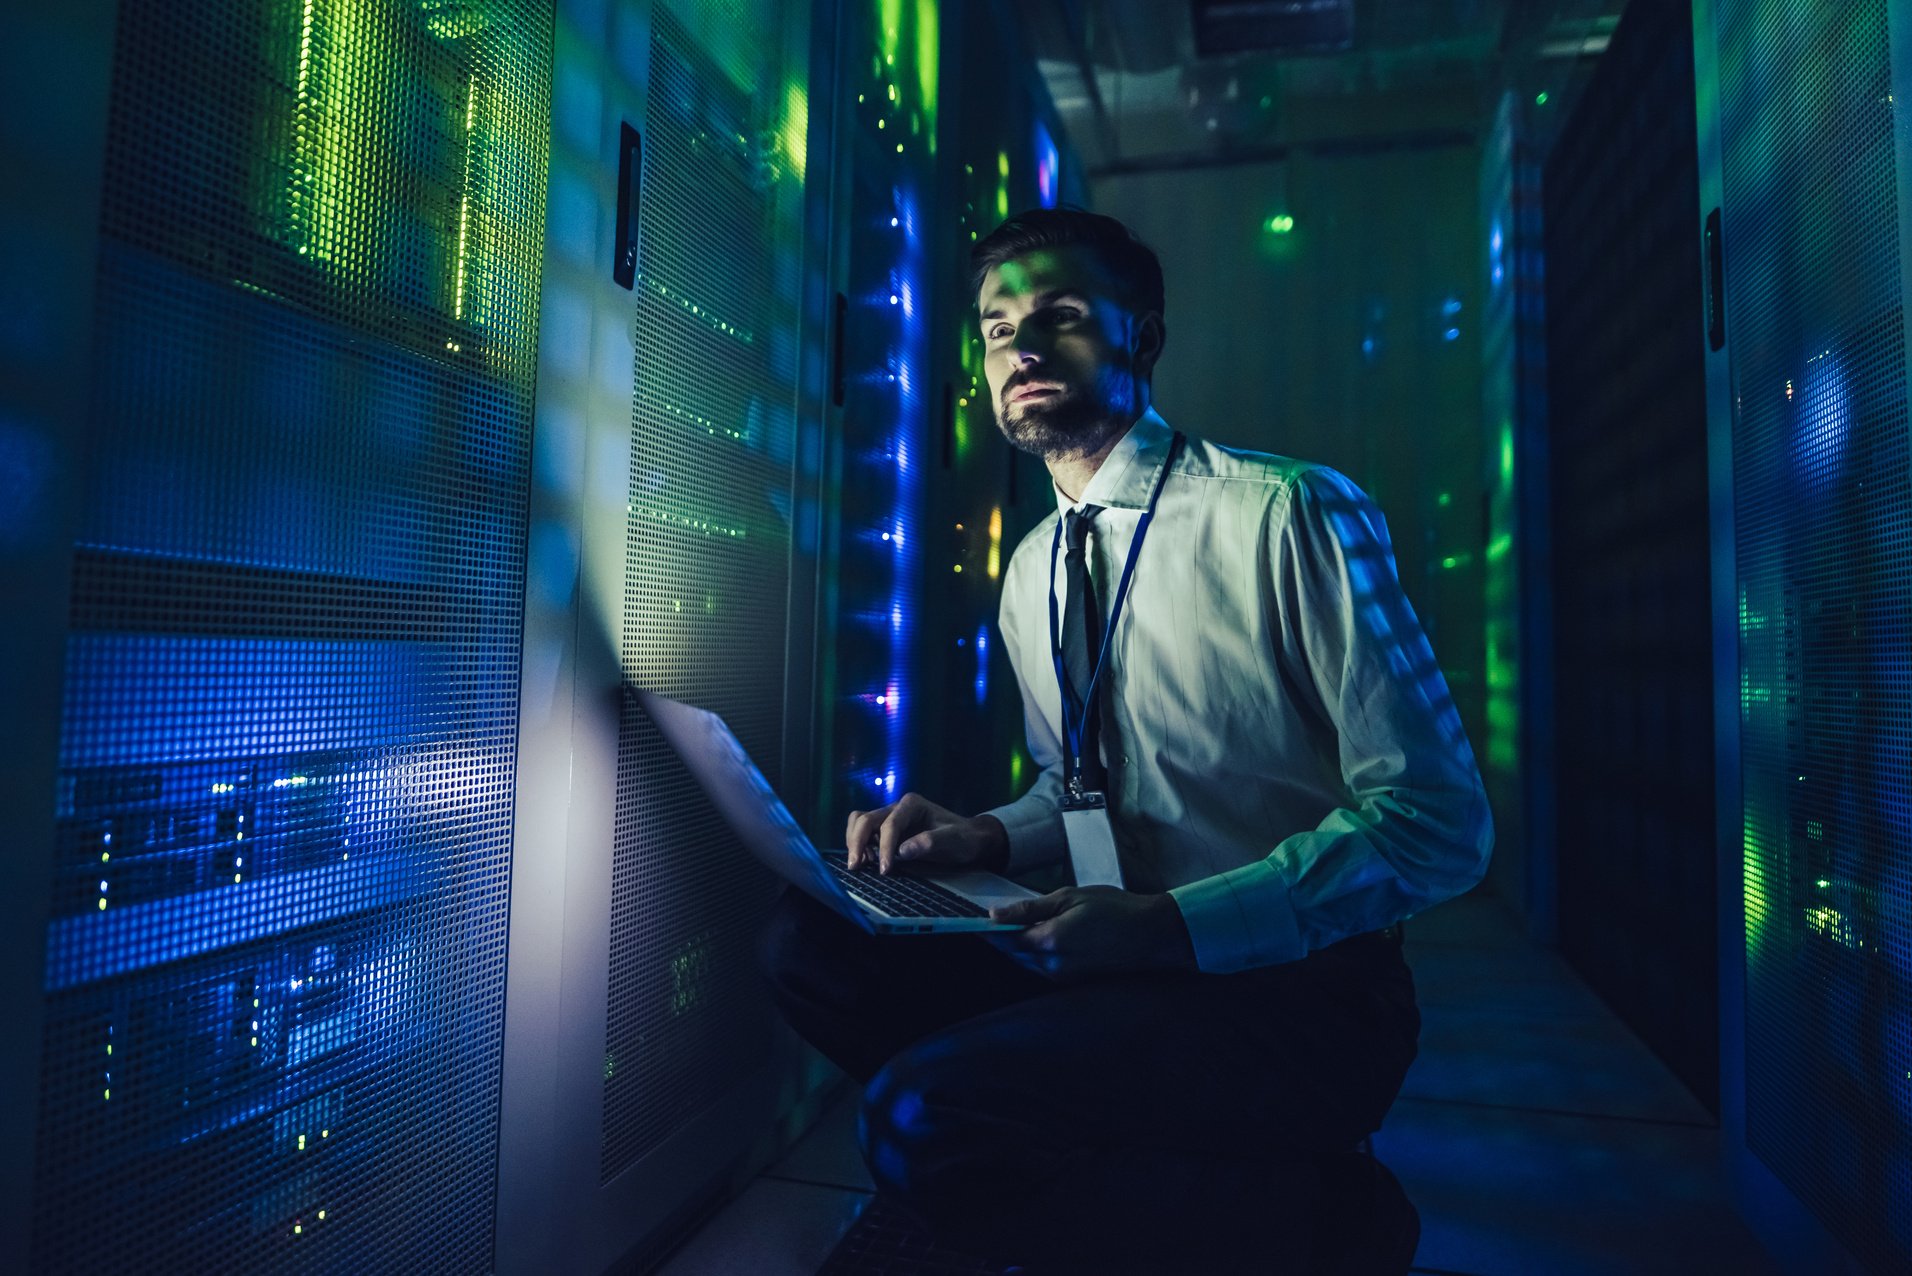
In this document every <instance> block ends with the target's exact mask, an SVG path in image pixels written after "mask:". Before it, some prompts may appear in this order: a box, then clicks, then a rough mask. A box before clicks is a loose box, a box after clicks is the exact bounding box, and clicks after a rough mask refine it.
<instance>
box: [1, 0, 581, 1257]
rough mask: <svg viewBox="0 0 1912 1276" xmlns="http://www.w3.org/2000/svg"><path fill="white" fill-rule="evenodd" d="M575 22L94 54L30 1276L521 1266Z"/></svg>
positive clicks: (320, 33) (204, 14) (44, 742)
mask: <svg viewBox="0 0 1912 1276" xmlns="http://www.w3.org/2000/svg"><path fill="white" fill-rule="evenodd" d="M100 16H103V15H100ZM548 25H549V15H548V10H545V9H543V8H542V7H541V6H540V5H538V4H536V3H530V2H527V3H516V2H513V0H497V2H495V3H473V4H451V3H444V4H440V3H419V4H380V5H349V4H342V3H336V2H333V0H299V2H291V0H260V2H242V0H193V2H190V3H168V4H161V3H156V2H153V0H126V2H125V3H122V4H120V5H119V7H118V12H117V15H116V18H115V19H114V20H113V21H102V22H100V23H99V24H98V25H97V26H96V27H94V28H93V29H92V30H91V31H90V32H89V37H90V38H91V39H94V40H98V41H101V42H104V43H106V44H107V45H109V47H110V51H106V50H102V56H101V57H100V61H99V64H101V65H104V66H106V67H109V68H110V70H109V72H108V76H107V83H106V84H105V85H104V86H102V87H103V88H104V90H105V103H106V111H105V128H104V132H103V135H102V136H100V137H99V140H98V144H97V149H95V150H94V151H93V152H92V153H91V155H90V156H89V157H87V162H88V163H89V164H90V165H91V166H94V167H96V169H97V171H98V173H99V179H98V180H99V186H98V192H99V197H98V205H97V219H96V221H93V222H92V224H91V225H89V226H88V227H87V232H88V233H89V234H91V235H92V237H93V239H94V243H93V279H92V280H91V283H90V294H91V295H90V302H91V307H92V319H91V323H90V334H89V343H90V349H89V350H88V353H87V356H86V358H85V360H84V371H83V373H82V374H81V378H80V384H82V385H83V386H84V389H85V393H86V395H87V403H86V408H85V413H84V433H83V436H82V438H81V439H80V440H79V441H78V445H77V446H75V447H74V448H73V449H72V454H71V461H72V463H73V471H72V484H71V488H70V491H71V496H72V501H71V504H70V506H69V510H68V517H67V518H66V520H65V524H64V526H63V528H62V530H61V534H62V536H63V537H64V540H65V545H64V553H65V558H66V563H65V579H66V586H67V593H68V598H67V605H66V608H65V611H64V614H63V615H61V616H60V617H59V619H60V620H62V621H63V622H64V624H63V633H62V634H61V636H60V642H59V653H60V666H61V672H60V675H59V677H58V679H57V685H58V687H59V692H60V697H59V709H58V714H57V728H56V729H53V730H42V729H41V726H40V723H38V722H27V723H22V724H21V726H22V728H23V731H24V733H25V735H26V738H27V739H28V740H29V741H30V747H34V748H40V749H50V750H51V753H50V755H49V756H47V757H46V758H44V759H41V758H35V759H33V760H32V761H31V762H30V764H29V765H30V769H31V770H32V771H33V772H34V773H43V772H44V770H45V767H44V763H45V762H50V763H51V764H52V765H51V771H52V779H53V782H52V784H51V786H50V787H49V788H47V789H46V790H44V791H42V792H39V793H37V794H34V795H29V803H30V804H29V805H27V806H26V807H25V808H24V809H26V810H29V811H33V812H36V814H35V815H34V816H32V817H29V818H27V819H25V820H23V821H22V824H21V827H22V828H23V829H26V830H29V831H30V832H31V836H30V837H28V838H25V839H22V840H21V841H19V842H17V843H16V848H15V853H16V856H17V859H18V862H19V864H20V865H22V866H23V868H24V870H25V871H27V872H29V873H30V874H31V875H32V876H33V877H34V878H36V879H37V881H38V883H39V884H40V886H39V889H38V890H37V891H31V890H30V891H29V892H27V893H26V895H25V896H24V897H23V898H22V899H21V900H15V899H11V898H10V899H9V901H8V904H9V907H14V908H33V909H34V910H35V911H36V912H37V913H38V915H37V916H34V915H32V914H27V915H23V916H20V917H16V918H12V919H10V922H9V926H8V929H9V930H14V929H15V927H16V926H18V927H20V928H21V929H23V930H25V932H26V933H28V934H30V935H32V936H33V937H34V939H35V941H36V943H35V948H36V949H37V957H38V960H37V961H35V962H34V963H32V967H33V968H34V969H36V970H37V973H38V987H37V989H36V990H35V992H36V994H37V997H36V1010H37V1019H38V1023H37V1030H36V1031H35V1033H34V1034H33V1040H32V1043H31V1044H32V1048H33V1049H35V1051H36V1053H37V1078H36V1081H35V1085H34V1087H33V1091H32V1092H31V1093H28V1094H23V1095H20V1096H18V1097H19V1102H20V1103H21V1104H23V1105H31V1106H32V1107H33V1108H34V1113H35V1118H34V1125H35V1130H34V1137H33V1139H32V1141H31V1144H30V1147H31V1152H30V1155H31V1158H32V1164H31V1181H30V1185H28V1186H26V1187H25V1189H24V1193H23V1195H24V1197H25V1199H27V1200H29V1201H30V1205H29V1206H28V1207H27V1210H26V1213H27V1214H28V1215H29V1223H28V1226H27V1228H26V1229H25V1230H24V1232H23V1233H22V1234H23V1235H24V1236H25V1237H26V1238H27V1240H26V1244H27V1247H28V1253H27V1255H26V1258H27V1265H29V1266H30V1267H31V1268H32V1269H33V1270H43V1271H68V1270H102V1269H116V1268H129V1267H136V1268H138V1269H140V1270H144V1271H154V1272H161V1271H203V1270H228V1271H230V1270H247V1271H281V1270H343V1269H355V1270H365V1271H376V1270H404V1271H437V1270H469V1269H471V1268H473V1267H481V1266H483V1265H485V1264H486V1262H488V1260H489V1254H490V1245H491V1216H492V1210H493V1203H494V1198H495V1176H496V1166H497V1142H496V1129H497V1121H496V1114H497V1108H498V1096H499V1064H500V1049H501V1043H502V1028H503V1007H502V997H503V991H504V954H505V932H506V913H507V899H508V896H507V880H508V874H509V868H510V852H511V812H512V788H513V784H512V778H513V769H514V762H515V756H516V745H517V705H516V699H517V681H518V673H517V670H518V660H519V642H520V609H521V598H522V590H523V571H524V533H525V511H524V492H525V479H526V467H527V462H528V458H529V443H530V423H531V401H532V390H533V381H534V373H535V362H536V361H535V351H536V345H535V339H536V327H535V323H536V315H537V301H538V282H539V247H540V244H541V241H542V236H543V206H544V144H545V118H546V111H547V105H546V95H547V92H548V77H549V65H548V59H549V51H548V44H547V33H548ZM79 56H80V57H81V60H82V62H83V63H85V62H86V59H87V58H88V57H90V56H91V55H84V54H83V55H79ZM88 64H89V65H90V63H88ZM74 211H75V215H76V216H89V217H90V216H91V215H92V213H91V210H90V209H88V208H86V207H85V205H84V204H82V205H81V206H79V207H76V208H75V210H74ZM78 278H80V279H81V280H84V276H78ZM47 597H52V595H48V596H47ZM43 616H44V614H43V613H42V618H43ZM41 812H44V813H45V815H50V817H51V818H50V820H47V819H45V818H44V816H43V815H41V814H38V813H41ZM36 896H37V901H36V899H35V897H36ZM38 905H43V907H39V906H38ZM28 1021H29V1022H32V1019H31V1018H29V1020H28Z"/></svg>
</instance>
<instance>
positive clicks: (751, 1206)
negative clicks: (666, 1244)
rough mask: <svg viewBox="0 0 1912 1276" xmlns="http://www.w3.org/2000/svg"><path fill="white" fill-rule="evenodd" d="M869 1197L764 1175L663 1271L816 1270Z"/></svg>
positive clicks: (794, 1275) (767, 1273)
mask: <svg viewBox="0 0 1912 1276" xmlns="http://www.w3.org/2000/svg"><path fill="white" fill-rule="evenodd" d="M869 1199H870V1198H869V1196H868V1194H866V1193H863V1192H852V1191H848V1190H846V1189H844V1188H836V1187H816V1186H813V1185H811V1184H808V1183H791V1182H788V1181H785V1180H782V1179H771V1178H763V1177H759V1178H757V1179H756V1180H754V1181H753V1182H752V1183H751V1184H750V1186H749V1187H747V1188H746V1189H744V1192H743V1194H742V1195H741V1196H739V1197H738V1198H737V1199H736V1200H734V1201H732V1202H731V1203H730V1204H728V1205H726V1206H725V1207H724V1208H723V1209H722V1210H720V1211H719V1212H718V1213H717V1215H716V1217H714V1218H712V1219H711V1220H710V1222H708V1223H706V1224H704V1226H703V1227H702V1228H701V1229H700V1230H699V1231H698V1233H697V1234H696V1235H695V1236H693V1237H691V1239H690V1240H689V1241H688V1242H686V1243H685V1245H684V1247H683V1248H682V1249H680V1250H678V1251H677V1253H675V1254H673V1255H672V1256H671V1258H670V1261H669V1262H667V1263H665V1264H664V1266H663V1267H662V1268H660V1269H659V1271H658V1276H813V1274H814V1273H815V1272H816V1270H817V1268H818V1267H819V1266H820V1265H821V1264H822V1262H823V1260H824V1258H825V1257H826V1256H827V1255H828V1254H829V1252H830V1250H831V1247H833V1246H834V1245H835V1244H836V1243H837V1240H838V1238H839V1237H841V1236H842V1235H843V1234H844V1233H845V1232H847V1231H848V1230H849V1229H850V1225H851V1224H852V1223H854V1222H855V1221H856V1216H857V1213H858V1211H860V1210H861V1209H862V1208H863V1205H864V1202H866V1201H868V1200H869Z"/></svg>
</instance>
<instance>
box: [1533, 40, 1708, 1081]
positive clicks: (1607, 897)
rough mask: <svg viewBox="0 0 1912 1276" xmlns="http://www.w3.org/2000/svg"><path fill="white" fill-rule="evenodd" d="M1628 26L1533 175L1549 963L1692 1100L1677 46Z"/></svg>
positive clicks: (1703, 1077) (1700, 429) (1696, 984)
mask: <svg viewBox="0 0 1912 1276" xmlns="http://www.w3.org/2000/svg"><path fill="white" fill-rule="evenodd" d="M1691 33H1692V24H1691V20H1690V18H1689V16H1688V15H1687V13H1686V12H1685V10H1684V9H1682V8H1681V7H1680V6H1678V5H1671V4H1663V3H1646V4H1639V5H1635V6H1633V7H1632V8H1630V9H1628V10H1627V13H1626V16H1625V18H1624V19H1622V21H1621V22H1620V25H1619V28H1618V30H1616V31H1615V32H1614V36H1613V42H1612V44H1611V45H1610V46H1609V47H1608V49H1607V52H1606V53H1605V54H1603V55H1602V57H1601V60H1600V65H1599V68H1598V70H1597V71H1596V72H1595V73H1594V76H1593V78H1592V80H1591V81H1590V82H1589V83H1588V85H1587V88H1586V92H1585V93H1584V94H1583V95H1582V96H1581V98H1580V101H1579V103H1578V104H1577V105H1576V106H1575V108H1574V114H1573V118H1572V120H1571V121H1570V122H1569V123H1568V124H1567V125H1566V126H1565V127H1564V128H1563V129H1562V130H1561V133H1560V136H1559V139H1558V141H1556V142H1555V144H1554V148H1553V152H1552V154H1551V155H1550V156H1549V157H1548V159H1547V167H1546V182H1545V199H1546V207H1545V221H1546V231H1545V237H1546V249H1547V278H1546V315H1547V336H1548V343H1549V346H1550V349H1549V352H1548V360H1547V362H1548V367H1547V378H1548V389H1547V402H1548V404H1549V409H1548V436H1549V437H1548V448H1549V451H1550V483H1549V486H1550V496H1551V500H1550V509H1551V513H1552V531H1553V552H1552V559H1551V570H1552V575H1553V586H1552V588H1553V601H1554V617H1553V619H1554V643H1553V651H1554V665H1555V676H1556V686H1555V691H1554V712H1555V714H1556V724H1555V725H1556V729H1555V737H1556V745H1555V761H1556V765H1557V767H1558V770H1559V774H1560V776H1561V777H1562V781H1561V783H1560V785H1559V791H1558V798H1557V808H1556V809H1557V816H1556V828H1557V834H1556V840H1557V843H1558V846H1557V850H1556V854H1555V860H1556V872H1557V874H1558V881H1559V904H1558V910H1559V927H1560V948H1561V951H1562V952H1563V953H1564V954H1565V955H1566V956H1567V957H1568V958H1569V960H1571V961H1572V962H1573V963H1574V965H1575V966H1576V967H1577V968H1578V969H1579V970H1580V971H1581V972H1582V973H1583V974H1584V975H1586V977H1587V979H1588V981H1589V982H1590V983H1591V984H1592V985H1593V986H1594V988H1595V989H1596V990H1597V991H1598V992H1599V993H1600V994H1601V996H1603V997H1604V998H1605V999H1606V1000H1607V1001H1608V1002H1609V1003H1610V1004H1611V1005H1613V1006H1614V1007H1615V1008H1616V1009H1617V1010H1619V1012H1620V1013H1621V1015H1623V1016H1624V1017H1625V1018H1626V1020H1627V1022H1628V1023H1629V1024H1631V1025H1632V1026H1633V1028H1634V1029H1635V1030H1636V1031H1638V1032H1639V1034H1640V1035H1641V1036H1642V1037H1644V1038H1645V1039H1646V1041H1647V1042H1648V1043H1649V1044H1650V1045H1651V1046H1652V1047H1653V1048H1654V1050H1655V1051H1656V1052H1657V1053H1658V1054H1659V1055H1660V1056H1661V1057H1662V1058H1663V1059H1665V1060H1666V1061H1667V1063H1668V1064H1669V1065H1670V1066H1671V1067H1672V1068H1673V1070H1674V1071H1675V1072H1676V1073H1678V1074H1679V1077H1680V1079H1681V1080H1682V1081H1684V1082H1686V1084H1687V1085H1688V1086H1689V1087H1691V1088H1692V1090H1693V1092H1694V1094H1696V1095H1698V1096H1699V1097H1700V1098H1701V1099H1702V1100H1704V1101H1706V1102H1707V1103H1708V1104H1709V1105H1711V1104H1714V1103H1716V1102H1717V1095H1718V1075H1719V1054H1718V1037H1719V1033H1718V1028H1717V1024H1716V1012H1717V1006H1718V983H1719V976H1718V961H1719V952H1718V928H1717V926H1716V924H1715V919H1714V908H1715V901H1716V899H1717V895H1716V890H1717V864H1716V861H1715V856H1714V853H1713V851H1712V847H1713V844H1714V842H1713V823H1714V814H1713V808H1712V806H1711V804H1709V803H1708V802H1707V801H1705V800H1704V795H1706V794H1708V793H1711V792H1712V790H1713V715H1712V710H1711V692H1710V687H1711V682H1710V673H1711V669H1712V655H1713V648H1712V628H1711V625H1712V620H1711V612H1710V608H1709V605H1708V596H1709V595H1708V580H1709V576H1710V558H1709V548H1708V545H1709V541H1708V535H1707V501H1706V367H1705V346H1704V345H1703V344H1702V341H1701V337H1700V334H1701V333H1702V332H1703V331H1704V322H1703V320H1702V318H1701V314H1700V237H1699V227H1698V219H1697V218H1696V216H1695V210H1696V209H1697V208H1698V206H1699V191H1698V176H1699V168H1698V164H1699V161H1698V153H1697V142H1696V138H1695V134H1694V130H1693V129H1691V128H1688V127H1686V123H1685V121H1686V120H1687V118H1688V117H1689V116H1691V115H1692V114H1693V45H1692V34H1691Z"/></svg>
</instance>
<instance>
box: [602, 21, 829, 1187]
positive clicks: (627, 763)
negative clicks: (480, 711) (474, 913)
mask: <svg viewBox="0 0 1912 1276" xmlns="http://www.w3.org/2000/svg"><path fill="white" fill-rule="evenodd" d="M750 7H751V9H752V12H751V13H749V14H745V15H739V14H737V13H735V12H733V11H731V10H730V7H728V6H721V5H716V4H709V5H702V6H700V5H696V4H689V3H686V4H681V5H678V6H675V10H676V12H669V11H667V10H666V7H665V6H662V5H660V6H659V7H658V9H657V11H656V12H655V14H654V16H653V27H652V34H651V47H650V95H649V101H648V106H647V117H648V120H649V133H648V136H646V137H645V139H644V178H643V192H642V197H641V200H640V231H639V242H638V274H637V281H636V288H635V292H636V297H637V302H636V306H637V332H636V351H637V353H636V361H637V370H636V390H635V396H634V402H633V411H632V456H631V494H630V523H629V548H628V556H627V559H626V594H625V613H624V626H623V634H622V649H621V654H622V659H623V666H624V671H625V675H626V677H627V679H628V680H629V682H630V683H631V684H633V685H635V686H638V687H643V688H647V689H650V690H655V691H659V692H662V693H664V694H665V695H669V696H672V697H674V698H678V699H682V700H686V701H689V702H691V703H693V704H697V705H700V706H702V707H704V708H707V709H710V710H713V711H714V712H716V713H718V714H720V715H721V716H723V718H724V719H725V720H726V721H727V722H729V723H730V725H731V727H732V729H733V730H735V731H736V733H737V736H738V738H739V739H740V740H741V741H742V742H743V745H744V747H745V748H746V749H748V750H749V751H750V754H751V756H752V757H753V758H755V759H756V760H757V762H758V764H759V765H760V766H762V767H763V769H764V771H765V773H766V774H767V775H768V776H769V777H770V780H771V782H772V783H773V784H774V783H776V781H777V779H778V776H779V772H780V770H781V756H780V755H781V746H782V738H783V712H784V681H785V672H784V661H785V638H786V627H787V623H788V617H787V614H786V610H787V598H788V593H789V583H790V581H789V573H790V531H789V527H790V500H791V491H792V486H791V479H792V472H791V445H792V440H793V437H794V433H795V431H794V411H795V402H796V391H795V386H796V379H797V371H798V369H797V351H798V336H799V331H798V327H799V318H800V315H799V287H800V283H801V278H800V257H799V252H798V234H799V232H800V230H801V196H802V183H803V164H804V147H805V141H806V122H807V108H806V105H805V97H804V94H805V85H804V82H803V74H802V65H801V63H800V62H797V63H796V64H795V65H792V58H791V56H790V55H789V54H788V52H787V47H788V46H787V45H786V44H785V42H784V41H785V37H786V35H787V33H788V32H789V31H791V30H798V31H800V30H801V29H802V28H801V26H795V25H791V24H789V19H790V18H791V17H792V16H793V14H792V9H793V6H791V5H787V4H779V3H771V2H763V3H758V4H756V5H753V6H750ZM796 47H797V48H802V45H801V44H800V43H799V44H798V45H797V46H796ZM806 676H807V674H806ZM612 855H613V859H612V869H611V873H612V877H611V952H610V989H609V1003H608V1006H607V1026H606V1039H605V1055H604V1143H603V1157H602V1166H601V1170H602V1174H603V1177H604V1179H605V1180H606V1181H609V1180H610V1179H611V1178H612V1177H613V1176H615V1175H616V1174H617V1173H618V1172H619V1171H620V1170H622V1169H624V1168H625V1167H627V1166H629V1165H630V1164H632V1163H633V1162H634V1161H636V1160H637V1159H638V1158H640V1157H642V1156H643V1155H644V1154H645V1153H646V1152H648V1151H650V1150H651V1149H652V1148H654V1147H656V1146H657V1145H658V1144H659V1143H660V1142H662V1141H663V1140H664V1139H665V1138H667V1137H669V1135H670V1134H671V1133H673V1132H674V1131H675V1130H677V1129H678V1128H680V1127H681V1126H682V1125H683V1124H684V1123H685V1122H686V1121H689V1120H691V1119H693V1118H695V1117H696V1116H697V1114H698V1113H700V1112H701V1111H702V1110H703V1109H704V1108H706V1107H707V1106H708V1105H709V1104H710V1103H712V1102H713V1101H715V1100H717V1099H718V1098H719V1097H721V1096H723V1095H724V1094H726V1093H727V1092H729V1091H730V1090H731V1088H732V1087H734V1086H735V1085H736V1084H737V1082H738V1080H739V1078H740V1077H741V1076H742V1075H743V1074H745V1073H746V1072H748V1071H749V1070H751V1069H753V1068H756V1067H758V1066H760V1065H761V1063H762V1061H763V1059H764V1057H765V1052H766V1050H767V1048H768V1046H769V1042H770V1036H769V1033H770V1029H771V1025H772V1022H773V1020H772V1016H771V1013H770V1010H769V1006H768V999H767V997H766V995H765V991H764V989H763V986H762V979H761V976H760V975H759V973H758V971H757V967H756V962H755V959H754V956H753V953H754V945H755V937H756V932H757V930H758V928H759V926H760V925H761V923H762V921H763V919H764V917H765V916H766V913H767V910H768V907H769V904H770V902H771V901H772V900H773V899H774V897H775V880H776V879H774V878H772V877H771V876H770V875H769V874H767V873H766V872H765V871H764V870H763V869H762V868H761V867H760V866H759V865H758V864H757V862H756V861H755V859H753V858H752V857H751V856H750V854H749V853H748V852H747V851H745V850H744V849H743V847H742V846H741V845H739V844H738V842H737V840H736V838H735V837H733V836H732V835H731V833H730V830H729V826H728V825H726V824H725V823H724V820H723V818H722V817H721V816H720V815H718V814H717V812H716V811H714V810H713V809H712V808H711V806H710V803H709V802H708V801H707V800H706V799H705V798H704V796H703V793H702V791H701V790H700V789H699V788H698V786H697V783H696V781H694V780H693V779H692V778H691V777H690V775H689V773H688V772H686V771H685V769H684V767H683V764H682V763H681V761H679V759H678V757H677V755H676V754H675V752H674V751H673V750H672V749H671V748H670V746H669V745H668V744H667V743H666V742H665V741H664V739H663V737H662V736H661V735H660V734H659V733H658V731H657V729H656V728H655V727H654V726H653V725H652V724H651V723H650V721H649V720H648V718H646V717H645V715H644V714H643V712H642V710H640V709H638V708H636V706H635V705H634V704H628V705H626V706H625V707H624V710H623V717H622V727H621V732H620V740H619V746H618V802H617V827H616V837H615V843H614V848H613V851H612Z"/></svg>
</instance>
